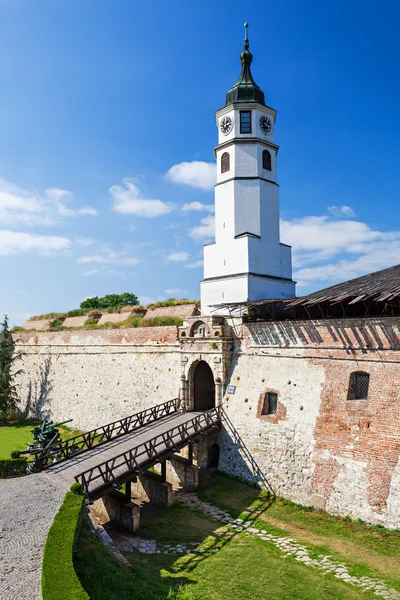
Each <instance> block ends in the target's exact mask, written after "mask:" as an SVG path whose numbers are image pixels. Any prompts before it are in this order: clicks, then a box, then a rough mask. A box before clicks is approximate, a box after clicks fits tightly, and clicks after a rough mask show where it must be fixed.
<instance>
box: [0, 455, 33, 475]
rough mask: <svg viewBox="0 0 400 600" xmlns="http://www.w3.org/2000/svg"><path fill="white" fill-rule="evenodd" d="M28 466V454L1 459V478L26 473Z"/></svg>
mask: <svg viewBox="0 0 400 600" xmlns="http://www.w3.org/2000/svg"><path fill="white" fill-rule="evenodd" d="M27 466H28V459H27V458H26V456H24V457H22V458H12V459H10V458H7V459H4V460H0V478H2V479H5V478H6V477H15V476H16V475H24V474H25V473H26V467H27Z"/></svg>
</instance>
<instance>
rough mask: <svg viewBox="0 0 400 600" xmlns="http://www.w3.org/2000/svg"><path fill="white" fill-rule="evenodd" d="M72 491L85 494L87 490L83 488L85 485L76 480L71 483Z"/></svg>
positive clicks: (79, 494) (78, 494)
mask: <svg viewBox="0 0 400 600" xmlns="http://www.w3.org/2000/svg"><path fill="white" fill-rule="evenodd" d="M70 491H71V492H72V493H73V494H76V495H77V496H84V495H85V491H84V489H83V485H82V484H81V483H78V482H75V483H73V484H72V485H71V487H70Z"/></svg>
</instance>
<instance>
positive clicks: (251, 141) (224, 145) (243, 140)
mask: <svg viewBox="0 0 400 600" xmlns="http://www.w3.org/2000/svg"><path fill="white" fill-rule="evenodd" d="M241 144H261V145H262V146H265V147H266V148H271V149H272V150H275V152H276V154H278V150H279V146H277V145H276V144H273V143H272V142H268V141H267V140H262V139H261V138H258V137H251V138H241V137H240V138H232V139H231V140H227V141H226V142H223V143H222V144H218V146H215V147H214V156H215V158H216V157H217V150H221V149H223V148H229V146H232V145H235V146H240V145H241Z"/></svg>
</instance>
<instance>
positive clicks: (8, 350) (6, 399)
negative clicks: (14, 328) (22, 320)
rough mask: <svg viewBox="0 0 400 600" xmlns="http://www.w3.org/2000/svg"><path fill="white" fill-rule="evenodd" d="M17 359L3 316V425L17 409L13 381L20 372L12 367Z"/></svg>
mask: <svg viewBox="0 0 400 600" xmlns="http://www.w3.org/2000/svg"><path fill="white" fill-rule="evenodd" d="M19 358H20V357H19V356H17V355H15V354H14V342H13V339H12V337H11V334H10V330H9V328H8V317H7V315H5V317H4V321H3V323H0V421H2V422H3V423H5V422H6V420H7V417H8V416H9V414H10V412H12V411H13V410H15V409H16V408H17V402H18V395H17V392H16V385H15V383H14V381H15V378H16V377H17V375H19V374H20V373H22V371H21V369H20V370H18V371H16V370H15V368H14V366H15V362H16V361H17V360H19Z"/></svg>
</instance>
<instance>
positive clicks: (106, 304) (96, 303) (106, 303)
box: [80, 292, 139, 309]
mask: <svg viewBox="0 0 400 600" xmlns="http://www.w3.org/2000/svg"><path fill="white" fill-rule="evenodd" d="M138 304H139V300H138V297H137V296H135V294H131V293H130V292H125V293H123V294H107V295H106V296H103V297H102V298H99V297H98V296H94V297H93V298H87V299H86V300H84V301H83V302H81V305H80V307H81V308H93V309H101V308H115V309H119V308H122V307H123V306H137V305H138Z"/></svg>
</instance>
